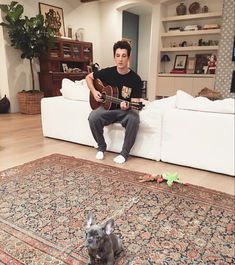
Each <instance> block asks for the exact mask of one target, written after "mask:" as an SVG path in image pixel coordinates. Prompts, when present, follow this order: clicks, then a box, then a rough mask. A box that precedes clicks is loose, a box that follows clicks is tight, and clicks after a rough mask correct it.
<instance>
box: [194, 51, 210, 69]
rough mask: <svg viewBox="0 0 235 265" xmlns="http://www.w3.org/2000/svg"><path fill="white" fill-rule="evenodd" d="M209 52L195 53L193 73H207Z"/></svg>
mask: <svg viewBox="0 0 235 265" xmlns="http://www.w3.org/2000/svg"><path fill="white" fill-rule="evenodd" d="M210 56H211V54H196V64H195V71H194V73H195V74H207V70H208V60H209V58H210Z"/></svg>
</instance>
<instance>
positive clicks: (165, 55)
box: [161, 54, 170, 73]
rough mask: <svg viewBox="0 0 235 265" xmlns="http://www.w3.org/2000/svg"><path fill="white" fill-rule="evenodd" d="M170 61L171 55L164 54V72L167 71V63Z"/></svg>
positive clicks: (162, 59)
mask: <svg viewBox="0 0 235 265" xmlns="http://www.w3.org/2000/svg"><path fill="white" fill-rule="evenodd" d="M169 61H170V57H169V56H168V55H167V54H163V55H162V58H161V62H163V73H165V72H166V69H165V68H166V66H165V63H166V62H169Z"/></svg>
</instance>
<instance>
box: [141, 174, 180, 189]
mask: <svg viewBox="0 0 235 265" xmlns="http://www.w3.org/2000/svg"><path fill="white" fill-rule="evenodd" d="M150 181H156V182H157V183H161V182H163V181H166V183H167V185H168V186H169V187H171V186H172V185H173V183H174V182H177V183H180V184H184V183H183V182H182V181H181V180H180V179H179V174H178V173H177V172H174V173H171V172H165V173H162V175H155V174H152V175H144V176H143V177H140V178H139V182H150Z"/></svg>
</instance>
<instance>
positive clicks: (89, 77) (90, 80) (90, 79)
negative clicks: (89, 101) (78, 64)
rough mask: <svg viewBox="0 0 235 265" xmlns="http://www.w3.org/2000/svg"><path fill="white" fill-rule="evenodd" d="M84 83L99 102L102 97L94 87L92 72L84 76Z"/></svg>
mask: <svg viewBox="0 0 235 265" xmlns="http://www.w3.org/2000/svg"><path fill="white" fill-rule="evenodd" d="M85 79H86V83H87V86H88V88H89V89H90V91H91V93H92V95H93V97H94V99H95V100H96V101H97V102H100V101H102V98H101V94H100V92H99V91H97V90H96V89H95V87H94V83H93V82H94V76H93V73H90V74H88V75H87V76H86V78H85Z"/></svg>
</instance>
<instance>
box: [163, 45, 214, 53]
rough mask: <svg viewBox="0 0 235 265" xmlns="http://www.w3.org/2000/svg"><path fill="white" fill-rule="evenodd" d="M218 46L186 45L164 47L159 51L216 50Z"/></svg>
mask: <svg viewBox="0 0 235 265" xmlns="http://www.w3.org/2000/svg"><path fill="white" fill-rule="evenodd" d="M218 48H219V46H187V47H166V48H161V49H160V51H161V52H184V51H190V52H191V51H216V50H218Z"/></svg>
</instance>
